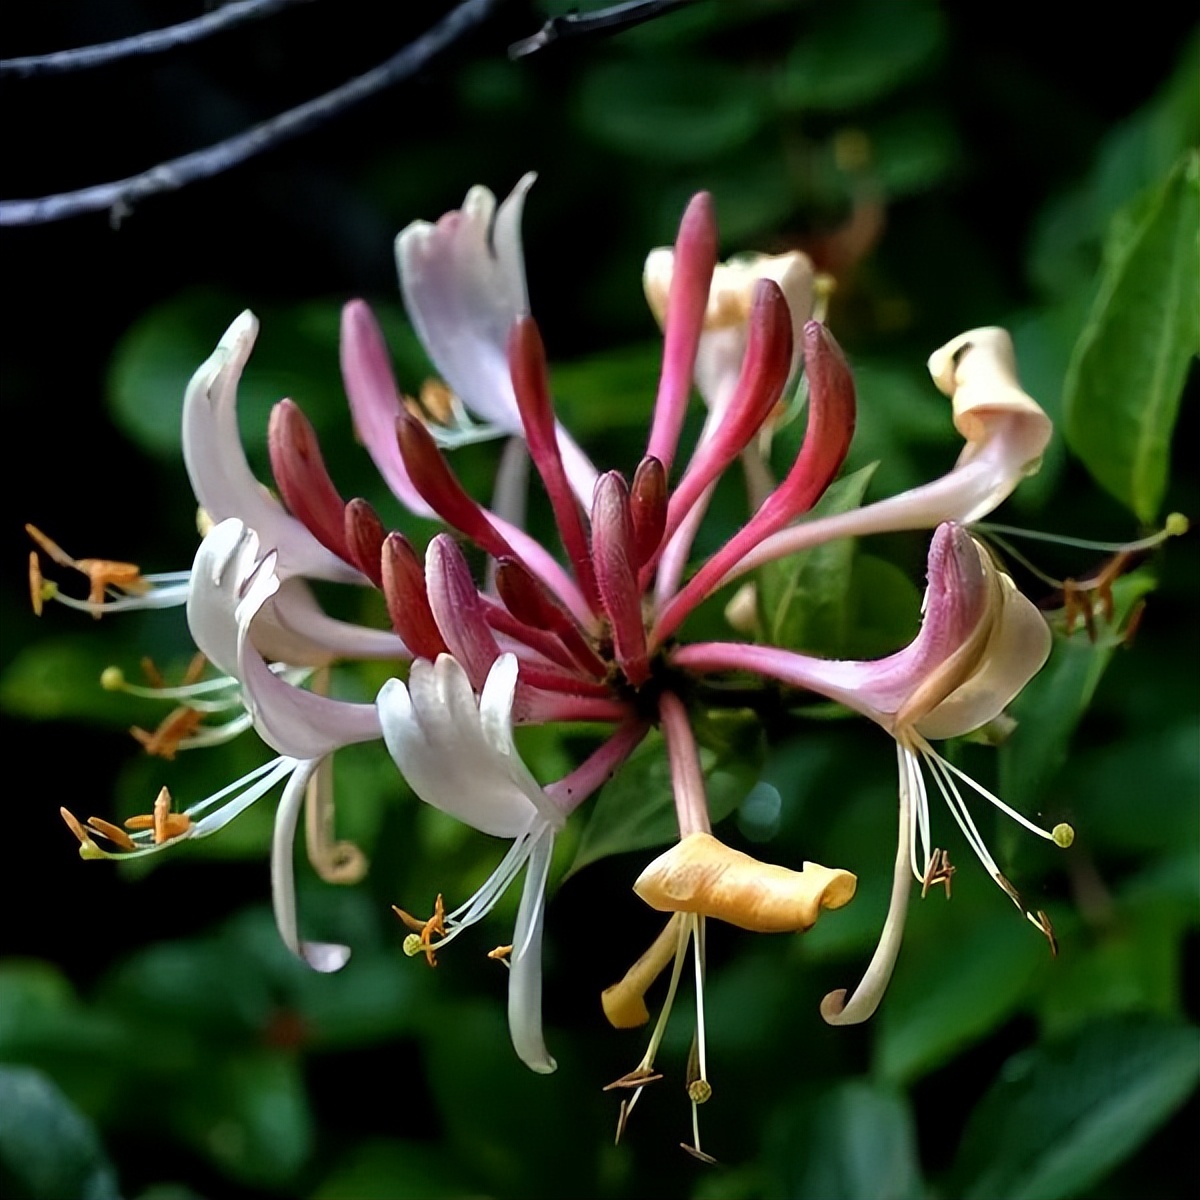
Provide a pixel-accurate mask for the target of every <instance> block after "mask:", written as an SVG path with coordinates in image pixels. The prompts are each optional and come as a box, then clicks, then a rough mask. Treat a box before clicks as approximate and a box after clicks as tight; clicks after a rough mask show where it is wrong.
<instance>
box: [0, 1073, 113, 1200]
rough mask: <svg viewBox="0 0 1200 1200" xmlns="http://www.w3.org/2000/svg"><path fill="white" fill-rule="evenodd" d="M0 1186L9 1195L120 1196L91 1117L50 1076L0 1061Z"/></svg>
mask: <svg viewBox="0 0 1200 1200" xmlns="http://www.w3.org/2000/svg"><path fill="white" fill-rule="evenodd" d="M0 1191H2V1192H3V1194H4V1195H5V1196H6V1197H8V1198H9V1200H66V1198H67V1197H71V1198H72V1200H119V1196H120V1194H119V1192H118V1190H117V1178H116V1173H115V1172H114V1171H113V1168H112V1166H111V1164H110V1163H109V1161H108V1159H107V1157H106V1156H105V1154H104V1149H103V1147H102V1146H101V1144H100V1139H99V1137H98V1136H97V1134H96V1131H95V1129H94V1128H93V1127H92V1125H91V1122H89V1121H88V1120H87V1118H86V1117H84V1116H83V1114H82V1113H81V1112H80V1111H79V1110H78V1109H77V1108H76V1107H75V1106H74V1105H73V1104H71V1102H70V1101H69V1100H68V1099H67V1098H66V1097H65V1096H64V1095H63V1094H62V1092H60V1091H59V1090H58V1088H57V1087H56V1086H55V1084H54V1083H52V1082H51V1080H50V1079H49V1078H48V1077H47V1076H45V1075H43V1074H42V1072H41V1071H35V1070H33V1069H31V1068H29V1067H7V1066H0Z"/></svg>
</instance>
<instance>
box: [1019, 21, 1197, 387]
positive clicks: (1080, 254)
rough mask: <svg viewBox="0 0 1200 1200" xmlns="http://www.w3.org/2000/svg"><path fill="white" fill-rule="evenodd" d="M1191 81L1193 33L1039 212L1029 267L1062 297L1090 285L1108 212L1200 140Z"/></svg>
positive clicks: (1164, 171)
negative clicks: (1158, 82) (1151, 92)
mask: <svg viewBox="0 0 1200 1200" xmlns="http://www.w3.org/2000/svg"><path fill="white" fill-rule="evenodd" d="M1197 88H1200V40H1198V39H1197V37H1196V35H1195V34H1194V33H1193V35H1192V36H1191V37H1190V38H1188V39H1187V41H1186V44H1185V45H1184V47H1183V50H1182V52H1181V53H1180V55H1179V61H1178V65H1177V66H1176V68H1175V70H1174V72H1173V73H1172V75H1171V76H1170V78H1168V79H1167V81H1166V83H1165V84H1164V85H1163V87H1162V88H1161V90H1160V91H1159V92H1158V94H1157V95H1155V96H1154V97H1153V99H1152V100H1151V101H1150V102H1149V103H1148V104H1146V105H1144V106H1143V107H1142V108H1140V109H1138V111H1137V112H1135V113H1134V114H1133V115H1132V116H1131V117H1128V118H1126V119H1125V120H1123V121H1121V122H1120V123H1119V124H1118V125H1116V127H1115V128H1113V129H1112V130H1111V132H1109V133H1108V134H1107V135H1106V137H1105V138H1104V140H1103V141H1102V142H1101V143H1100V146H1099V151H1098V153H1097V154H1096V157H1095V160H1094V162H1093V165H1092V167H1091V169H1090V171H1089V172H1088V174H1087V177H1086V178H1085V179H1084V180H1083V181H1082V182H1081V183H1080V184H1079V185H1078V186H1077V187H1075V188H1073V189H1072V190H1071V191H1069V192H1068V193H1066V194H1065V195H1064V196H1061V197H1059V198H1058V199H1055V200H1053V201H1051V202H1050V203H1049V204H1047V205H1046V206H1045V207H1044V209H1043V210H1042V212H1041V213H1040V214H1039V217H1038V220H1037V223H1036V225H1035V228H1034V237H1033V242H1032V247H1031V252H1030V256H1029V273H1030V275H1031V276H1032V277H1033V278H1034V279H1035V280H1036V281H1037V283H1038V284H1039V285H1040V286H1041V287H1042V288H1044V289H1045V290H1046V291H1048V292H1053V293H1055V294H1057V295H1060V296H1064V297H1065V296H1067V295H1068V294H1070V293H1073V292H1079V291H1083V290H1090V287H1091V282H1092V279H1093V277H1094V276H1095V273H1096V267H1097V264H1098V262H1099V259H1100V243H1101V241H1102V239H1103V235H1104V230H1105V227H1106V226H1107V225H1108V223H1109V219H1110V218H1111V217H1112V214H1113V213H1114V212H1115V211H1116V210H1117V209H1118V208H1120V207H1121V206H1122V205H1124V204H1126V203H1128V202H1129V201H1130V200H1131V199H1132V198H1133V197H1134V196H1136V195H1137V193H1138V192H1140V191H1142V190H1143V189H1145V188H1147V187H1150V186H1151V185H1152V184H1154V183H1155V182H1156V181H1159V180H1161V179H1162V178H1163V176H1164V175H1166V174H1167V172H1168V171H1170V170H1171V167H1172V165H1173V164H1174V163H1175V162H1176V161H1177V160H1178V158H1179V156H1180V155H1181V154H1183V153H1184V152H1185V151H1186V150H1187V149H1188V147H1189V146H1194V145H1196V143H1197V142H1198V141H1200V108H1198V107H1197V105H1196V91H1197ZM1032 394H1033V395H1035V396H1036V395H1037V393H1036V392H1033V393H1032Z"/></svg>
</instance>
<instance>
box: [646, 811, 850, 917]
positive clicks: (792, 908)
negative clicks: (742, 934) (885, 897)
mask: <svg viewBox="0 0 1200 1200" xmlns="http://www.w3.org/2000/svg"><path fill="white" fill-rule="evenodd" d="M857 885H858V881H857V879H856V878H855V877H854V876H853V875H852V874H851V873H850V872H849V871H842V870H838V869H830V868H829V867H823V866H821V865H820V864H819V863H810V862H806V863H805V864H804V869H803V870H801V871H791V870H788V868H786V867H780V866H775V865H773V864H769V863H761V862H759V861H758V860H757V859H755V858H751V857H750V855H748V854H743V853H742V852H741V851H740V850H734V849H731V848H730V847H729V846H726V845H724V844H723V843H722V842H720V841H718V840H717V839H716V838H715V837H713V836H712V834H710V833H691V834H688V836H687V837H685V838H684V839H683V840H682V841H680V842H679V843H678V844H677V845H675V846H672V847H671V849H670V850H668V851H666V852H665V853H664V854H660V855H659V856H658V858H656V859H655V860H654V861H653V862H652V863H650V865H649V866H648V867H646V869H645V870H644V871H643V872H642V873H641V875H639V876H638V878H637V882H636V883H635V884H634V885H633V890H634V891H635V892H636V893H637V894H638V895H639V896H640V897H641V898H642V899H643V900H644V901H645V902H646V903H647V904H649V905H650V907H651V908H656V909H658V910H659V911H661V912H677V913H679V912H685V913H700V914H702V915H704V916H707V917H716V918H718V919H719V920H721V921H727V922H728V923H729V924H731V925H736V926H738V927H739V928H740V929H749V930H751V931H753V932H755V933H791V932H796V931H803V930H806V929H811V928H812V926H813V925H814V924H816V920H817V917H818V916H819V915H820V912H821V910H822V909H823V908H831V909H832V908H841V907H842V906H843V905H844V904H848V903H849V902H850V901H851V900H852V899H853V898H854V891H855V888H856V887H857Z"/></svg>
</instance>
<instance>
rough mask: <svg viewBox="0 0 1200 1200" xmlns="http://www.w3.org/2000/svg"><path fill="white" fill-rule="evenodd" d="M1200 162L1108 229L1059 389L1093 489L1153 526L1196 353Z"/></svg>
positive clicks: (1184, 165)
mask: <svg viewBox="0 0 1200 1200" xmlns="http://www.w3.org/2000/svg"><path fill="white" fill-rule="evenodd" d="M1198 229H1200V154H1197V153H1196V152H1191V153H1189V154H1188V155H1187V156H1185V157H1184V158H1183V159H1182V160H1181V161H1180V162H1179V163H1178V164H1177V165H1176V167H1175V169H1174V170H1173V171H1172V172H1171V174H1170V175H1169V176H1168V177H1167V179H1166V181H1165V182H1164V183H1163V184H1161V185H1160V186H1157V187H1155V188H1154V189H1152V190H1151V191H1150V192H1148V193H1142V194H1141V195H1140V196H1138V197H1137V198H1136V199H1135V200H1134V201H1133V202H1132V203H1131V204H1129V205H1127V206H1126V207H1125V208H1124V209H1122V210H1121V211H1120V212H1118V213H1117V214H1116V216H1115V217H1114V218H1113V221H1112V223H1111V224H1110V225H1109V231H1108V237H1107V240H1106V245H1105V256H1104V257H1105V261H1104V267H1103V270H1102V273H1101V279H1100V288H1099V292H1098V294H1097V296H1096V300H1095V303H1094V304H1093V307H1092V311H1091V313H1090V315H1089V317H1088V321H1087V324H1086V325H1085V326H1084V329H1083V332H1082V334H1081V335H1080V338H1079V341H1078V342H1077V343H1076V346H1075V352H1074V354H1073V355H1072V358H1071V365H1070V368H1069V369H1068V372H1067V380H1066V384H1065V388H1064V391H1065V410H1066V428H1065V432H1066V436H1067V439H1068V441H1069V442H1070V444H1071V447H1072V449H1073V450H1074V451H1075V453H1076V454H1078V455H1079V457H1080V458H1081V459H1083V461H1084V464H1085V465H1086V466H1087V468H1088V470H1089V471H1091V473H1092V475H1093V476H1094V477H1095V478H1096V480H1097V482H1099V483H1100V484H1101V486H1103V487H1104V488H1105V489H1106V490H1107V491H1109V492H1111V493H1112V495H1113V496H1115V497H1116V498H1117V499H1118V500H1120V501H1121V502H1122V503H1123V504H1125V505H1126V506H1127V507H1129V508H1130V509H1132V510H1133V512H1134V513H1135V514H1136V515H1137V516H1138V517H1139V518H1140V519H1141V520H1142V521H1144V522H1146V523H1147V524H1149V523H1150V522H1152V521H1154V520H1155V518H1156V517H1157V515H1158V511H1159V508H1160V506H1161V504H1162V500H1163V496H1164V494H1165V492H1166V487H1167V473H1168V469H1169V462H1170V460H1169V451H1170V442H1171V432H1172V430H1173V428H1174V425H1175V418H1176V415H1177V414H1178V411H1179V400H1180V395H1181V392H1182V390H1183V384H1184V380H1185V379H1186V377H1187V372H1188V367H1189V365H1190V363H1191V360H1192V358H1193V356H1194V355H1195V354H1196V353H1197V352H1198V351H1200V286H1198V281H1200V234H1198V232H1197V230H1198Z"/></svg>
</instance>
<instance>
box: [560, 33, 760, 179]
mask: <svg viewBox="0 0 1200 1200" xmlns="http://www.w3.org/2000/svg"><path fill="white" fill-rule="evenodd" d="M765 101H766V96H765V93H764V89H763V86H762V82H761V76H759V75H756V74H754V73H752V72H749V71H746V70H742V69H738V68H736V67H731V66H727V65H725V64H724V63H720V62H716V61H712V60H708V61H706V60H704V59H701V58H698V57H692V58H689V59H687V60H686V61H675V60H671V59H666V58H663V57H661V56H655V57H653V58H644V59H643V58H630V59H615V60H613V61H611V62H602V63H597V64H596V65H594V66H592V67H591V69H590V70H589V71H588V72H587V74H586V75H585V76H584V79H583V81H582V84H581V86H580V90H579V124H580V126H581V128H582V129H583V130H584V132H585V133H587V134H590V135H591V136H592V137H593V138H595V139H596V141H598V142H601V143H602V144H604V145H606V146H609V147H611V148H612V149H614V150H618V151H620V152H621V153H623V154H628V155H631V156H633V157H635V158H641V159H646V160H649V161H651V162H662V161H663V160H669V161H671V162H680V163H687V162H703V161H707V160H709V159H713V158H717V157H719V156H720V155H722V154H724V153H727V152H728V151H730V150H734V149H736V148H737V147H738V146H741V145H743V144H744V143H745V142H748V141H749V140H750V138H752V137H753V136H754V134H755V133H757V132H758V130H759V128H760V127H761V125H762V123H763V121H764V119H765V117H766V103H765Z"/></svg>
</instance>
